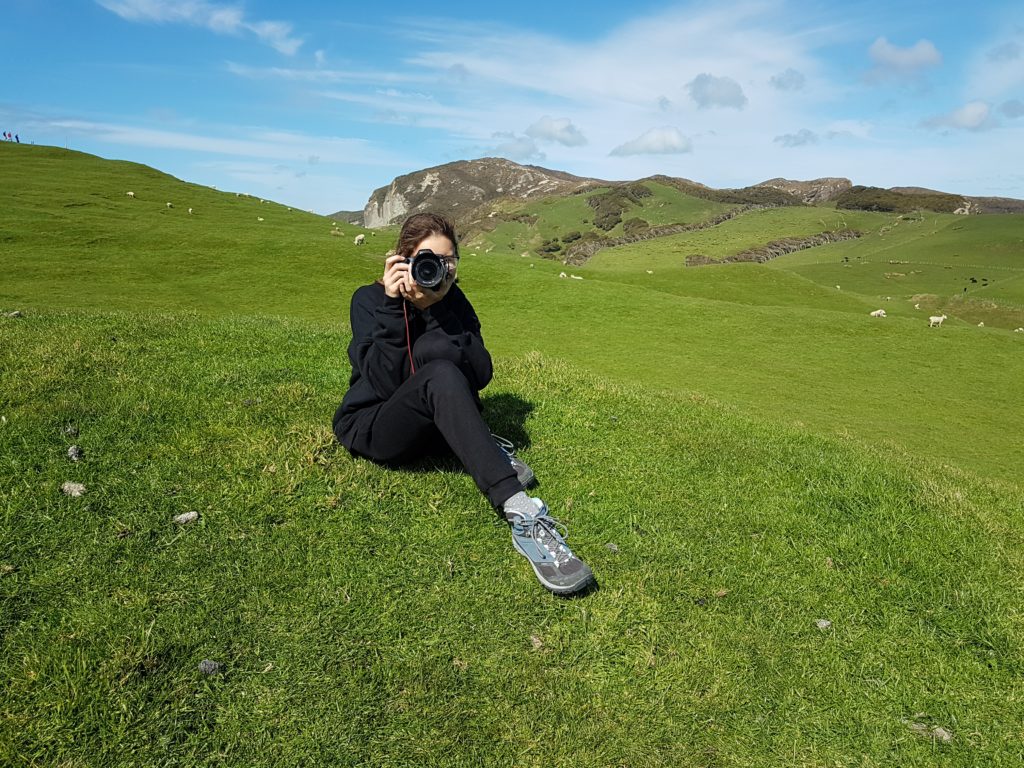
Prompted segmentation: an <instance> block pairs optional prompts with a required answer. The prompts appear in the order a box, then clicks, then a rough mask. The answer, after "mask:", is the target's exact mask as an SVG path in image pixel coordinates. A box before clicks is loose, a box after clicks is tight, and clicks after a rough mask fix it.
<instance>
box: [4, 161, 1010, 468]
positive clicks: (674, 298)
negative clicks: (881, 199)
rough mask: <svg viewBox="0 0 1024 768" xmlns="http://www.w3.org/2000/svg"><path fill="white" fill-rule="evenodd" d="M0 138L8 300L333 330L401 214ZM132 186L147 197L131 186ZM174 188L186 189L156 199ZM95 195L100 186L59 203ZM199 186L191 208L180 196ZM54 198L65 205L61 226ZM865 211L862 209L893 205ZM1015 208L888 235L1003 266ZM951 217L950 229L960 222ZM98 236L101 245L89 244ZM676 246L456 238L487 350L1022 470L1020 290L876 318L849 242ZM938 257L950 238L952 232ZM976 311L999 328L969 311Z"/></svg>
mask: <svg viewBox="0 0 1024 768" xmlns="http://www.w3.org/2000/svg"><path fill="white" fill-rule="evenodd" d="M19 149H20V150H22V151H20V152H19ZM0 150H2V151H0V158H4V163H5V166H4V167H5V171H9V172H8V176H9V177H10V178H11V179H12V183H11V187H10V193H9V195H8V198H9V201H10V205H5V206H4V207H3V208H0V232H4V233H11V234H9V235H8V234H5V235H4V236H5V237H13V238H14V239H12V240H9V247H8V248H6V249H5V250H4V251H3V252H2V253H0V268H2V270H3V273H4V276H5V279H4V282H3V284H2V286H0V310H7V311H10V310H13V309H26V310H29V311H34V310H42V309H47V308H58V309H61V308H68V307H75V308H82V309H100V310H105V309H122V310H131V311H142V310H145V311H163V312H174V311H180V310H183V309H184V310H187V311H196V312H200V313H202V314H203V315H207V316H223V315H233V314H237V315H252V316H276V317H292V318H304V319H310V320H315V321H317V322H320V323H323V324H324V327H325V328H332V329H333V328H337V327H339V326H340V327H344V325H345V321H346V320H347V305H348V298H349V296H350V295H351V292H352V290H354V288H355V287H356V286H357V285H359V284H361V283H365V282H369V281H370V280H372V279H373V278H374V277H375V276H376V275H377V274H378V272H379V270H380V263H381V259H382V256H383V253H384V251H385V250H387V248H389V247H390V246H391V245H392V243H393V235H390V236H389V233H387V232H379V233H378V234H376V235H370V236H368V237H367V240H368V241H369V242H368V244H367V245H365V246H362V247H357V246H354V245H353V244H352V238H351V237H350V236H349V235H351V233H352V232H353V231H355V230H352V229H351V228H350V227H343V229H346V235H345V236H343V237H336V236H332V235H331V234H330V232H331V229H332V224H331V222H328V221H326V220H324V219H322V218H320V217H316V216H312V215H309V214H306V213H301V212H298V211H287V210H286V209H284V208H283V207H280V206H276V204H272V203H263V204H261V203H259V201H258V200H255V199H251V198H237V197H235V195H234V194H233V193H227V192H217V191H214V190H210V189H208V188H204V187H195V186H192V185H188V184H186V183H184V182H181V181H178V180H176V179H173V178H171V177H168V176H165V175H163V174H158V173H157V172H155V171H153V170H152V169H147V168H145V167H143V166H136V165H132V164H127V163H110V162H109V161H103V160H100V159H98V158H94V157H91V156H88V155H81V154H79V153H68V152H66V151H64V150H59V149H53V148H43V147H20V148H19V147H11V146H10V145H2V144H0ZM24 150H28V151H27V152H26V151H24ZM127 189H132V190H133V191H135V192H136V194H137V195H138V199H136V200H134V201H132V200H128V199H127V198H126V197H125V196H124V192H125V191H126V190H127ZM654 197H656V196H654ZM169 199H171V200H174V201H178V200H179V199H181V202H180V203H177V202H176V206H175V208H174V209H171V210H167V209H166V208H165V207H163V206H164V203H165V202H166V201H167V200H169ZM577 199H578V198H569V200H570V202H572V201H574V200H577ZM651 199H652V198H646V200H648V201H649V200H651ZM688 199H691V200H692V199H694V198H688ZM90 200H91V201H93V202H94V203H95V205H94V206H93V207H89V206H86V205H75V206H73V207H71V208H65V207H64V205H65V203H67V202H81V201H90ZM197 201H198V202H197ZM701 202H703V201H701ZM551 205H554V204H553V203H552V204H551ZM190 206H192V207H194V208H195V211H196V213H195V214H193V215H192V216H189V215H188V214H187V212H186V210H185V209H186V208H187V207H190ZM208 209H209V210H212V211H213V212H208ZM54 212H55V213H54ZM51 213H54V215H55V216H56V217H58V219H59V221H62V222H64V223H63V224H61V225H60V226H57V225H55V224H54V223H53V222H52V221H50V219H49V218H48V216H49V214H51ZM849 215H850V214H841V213H838V212H835V211H833V212H831V213H829V212H828V211H827V210H824V209H814V208H788V209H775V210H766V211H757V212H752V213H750V214H745V215H743V216H741V217H738V218H737V219H733V220H730V221H728V222H726V223H724V224H723V225H721V226H720V227H716V228H715V229H716V230H721V232H719V233H718V234H716V235H715V237H718V238H720V239H721V240H722V241H723V242H730V243H732V244H733V246H732V247H736V248H740V247H746V246H745V245H743V244H744V243H749V242H751V238H754V239H756V237H760V238H761V239H762V242H763V241H765V240H772V239H778V238H779V237H781V236H784V235H794V234H798V233H799V232H801V231H804V232H810V231H820V228H821V226H822V222H824V223H825V224H826V225H827V224H828V223H829V222H830V221H832V223H834V224H836V226H844V225H845V226H853V225H854V220H853V219H851V218H845V219H844V218H842V217H844V216H849ZM856 215H861V216H864V217H866V218H865V219H864V222H867V223H869V224H870V223H871V222H876V223H877V222H881V221H885V222H891V221H892V217H887V216H885V215H881V214H869V213H861V214H856ZM257 216H263V217H264V218H265V221H264V222H258V221H256V218H257ZM829 216H832V217H833V219H834V220H833V219H829V218H827V217H829ZM61 217H63V218H61ZM1020 220H1021V219H1020V217H1013V216H1007V217H994V216H993V217H975V218H965V217H952V216H949V217H945V218H942V217H939V218H934V217H933V218H931V219H927V218H926V219H925V220H924V221H923V222H918V223H908V222H905V221H903V222H901V223H900V224H899V225H897V226H895V227H892V228H891V229H890V230H889V231H888V232H887V233H886V234H885V235H884V236H882V238H891V237H892V236H893V235H894V234H896V235H899V236H900V237H904V238H906V239H908V240H909V241H910V242H915V238H917V237H919V236H920V235H918V234H917V233H924V234H927V233H933V232H934V233H935V234H934V235H933V236H935V237H938V236H939V235H941V234H942V233H943V232H944V231H945V229H946V228H948V227H943V226H942V223H943V222H947V224H948V226H958V227H963V226H967V225H968V224H970V226H973V227H977V228H979V229H978V231H979V243H980V245H979V246H978V248H977V249H976V250H975V252H976V253H978V254H980V255H981V257H983V258H989V253H990V251H994V253H995V256H993V257H992V258H994V259H996V260H997V262H998V263H997V264H996V265H995V266H1000V267H1010V266H1012V265H1013V264H1014V263H1015V262H1014V261H1013V248H1012V242H1013V241H1012V238H1013V237H1015V236H1018V235H1019V233H1018V232H1017V230H1015V229H1014V228H1013V227H1012V226H1011V225H1012V224H1013V223H1014V222H1018V223H1019V222H1020ZM857 221H858V222H859V221H860V220H857ZM32 222H35V223H32ZM1004 222H1010V224H1004ZM863 224H864V223H863V222H860V226H861V227H862V228H864V229H865V230H867V229H869V227H866V226H863ZM266 225H269V226H266ZM887 226H891V223H890V224H889V225H887ZM773 227H776V228H775V229H773ZM801 227H802V228H803V229H802V230H801V229H800V228H801ZM986 227H987V229H986ZM962 231H963V230H950V232H951V233H956V234H957V237H959V236H960V235H959V233H960V232H962ZM61 233H63V234H61ZM758 233H759V234H758ZM904 233H906V234H904ZM691 234H693V235H701V236H703V235H704V233H691ZM755 236H756V237H755ZM97 238H102V240H103V242H104V243H105V245H103V246H99V245H97V246H94V247H90V246H89V245H88V243H89V242H90V241H91V240H94V239H97ZM876 238H877V236H868V237H865V238H862V239H861V240H858V241H855V242H854V243H844V244H839V245H837V246H827V247H824V248H816V249H811V250H809V251H805V252H801V253H799V254H793V255H792V256H788V257H783V259H780V260H777V262H784V264H783V266H785V265H786V264H788V260H789V259H792V258H793V257H800V258H803V259H810V258H816V259H819V260H821V259H823V258H825V257H823V256H821V255H819V254H822V253H824V254H828V253H832V250H833V249H835V248H839V247H846V248H852V247H854V246H858V247H866V248H868V249H870V248H873V247H875V245H876V244H877V243H878V239H876ZM664 240H665V241H673V238H664ZM885 242H886V243H889V242H892V241H891V240H886V241H885ZM1007 242H1010V245H1009V246H1006V243H1007ZM667 247H676V246H671V243H670V244H669V246H666V244H665V243H663V242H662V241H661V240H657V241H650V242H649V243H644V244H643V247H640V246H632V247H631V248H632V249H633V250H632V251H630V250H629V248H615V249H610V250H608V251H606V252H601V253H600V254H598V257H597V258H596V259H595V260H594V261H593V262H591V263H590V264H588V265H586V266H584V267H580V268H572V269H571V270H570V271H572V272H574V273H578V274H579V275H582V276H584V277H585V279H584V280H583V281H577V280H569V279H566V280H561V279H559V278H558V277H557V275H558V273H559V271H561V270H563V269H566V268H565V267H563V266H562V265H561V264H560V263H558V262H552V261H550V260H547V259H540V258H536V257H531V258H528V259H523V258H521V257H520V256H519V255H518V251H516V252H515V254H513V255H502V254H499V253H497V252H495V253H490V254H486V253H483V252H477V254H478V255H477V256H473V255H472V253H473V250H472V249H471V248H469V247H467V248H466V249H465V250H466V253H467V257H466V258H465V259H464V260H463V263H462V266H461V267H460V275H461V276H462V279H463V284H464V287H465V288H466V290H467V291H468V292H469V294H470V296H471V297H472V299H473V301H474V304H475V306H476V308H477V310H478V311H479V313H480V315H481V317H482V318H483V320H484V328H485V337H486V338H487V341H488V344H489V346H490V347H491V348H492V349H493V351H494V352H495V353H496V354H498V355H506V356H518V355H520V354H522V353H524V352H527V351H531V350H536V351H538V352H541V353H542V354H545V355H547V356H549V357H557V358H560V359H565V360H567V361H570V362H572V363H574V364H575V365H577V366H579V367H581V368H585V369H587V370H590V371H593V372H596V373H598V374H599V375H602V376H609V377H612V378H615V379H617V380H619V381H626V382H635V383H639V384H645V385H647V386H650V387H653V388H656V389H661V390H667V391H674V392H677V393H681V394H683V395H688V394H690V393H700V394H702V395H704V396H710V397H713V398H715V399H716V400H718V401H720V402H722V403H723V404H726V405H731V406H734V407H737V408H739V409H740V410H741V411H744V412H748V413H755V414H759V415H765V414H767V415H770V416H771V417H772V418H774V419H776V420H778V421H779V422H780V423H784V424H794V423H798V424H801V425H807V426H809V427H812V428H813V429H815V430H817V431H820V432H821V433H823V434H839V435H853V436H855V437H857V438H858V439H860V440H862V441H863V442H865V443H866V444H877V443H880V442H882V443H886V444H892V445H898V446H900V447H901V448H902V449H904V450H907V451H910V452H912V453H914V454H917V455H920V456H926V457H931V456H935V457H942V458H943V459H944V460H946V461H949V462H950V463H952V464H954V465H957V466H959V467H962V468H967V469H970V470H972V471H975V472H978V473H980V474H981V475H983V476H986V477H991V478H997V479H1001V480H1004V481H1007V482H1012V483H1019V480H1020V473H1019V471H1018V469H1017V468H1018V467H1019V466H1020V462H1021V460H1024V454H1022V452H1021V447H1020V443H1019V440H1018V438H1017V436H1018V435H1019V434H1021V432H1024V389H1022V387H1024V385H1022V384H1021V382H1022V381H1024V358H1022V357H1021V355H1020V354H1019V352H1020V348H1021V344H1022V343H1024V338H1022V335H1021V334H1017V335H1013V334H1012V333H1009V332H1008V331H1007V330H1005V329H1010V328H1015V327H1018V325H1024V319H1022V320H1021V322H1019V323H1018V324H1016V325H1014V324H1013V320H1014V318H1015V316H1014V315H1013V314H1012V313H1013V312H1014V310H1013V308H1012V307H1009V308H1007V307H998V308H996V309H991V308H987V307H986V306H983V305H977V304H963V303H961V304H960V305H959V306H956V307H955V309H956V311H952V310H951V311H950V312H949V314H951V315H952V316H953V317H952V319H951V320H950V321H948V322H947V325H946V327H944V328H943V329H941V331H929V329H928V328H927V327H926V326H927V323H926V321H925V320H924V316H926V314H927V312H928V311H931V310H933V309H934V310H938V309H939V308H940V306H947V305H949V301H948V300H946V298H944V297H943V298H940V294H930V295H932V296H933V299H929V300H926V301H925V303H924V304H923V305H922V306H923V309H922V311H919V312H918V311H915V310H913V309H912V303H910V302H909V301H904V302H902V303H901V302H900V301H897V300H895V299H894V300H893V301H891V302H886V303H885V306H886V308H887V309H888V310H890V311H891V312H892V314H893V315H894V316H893V317H892V318H890V319H889V321H888V322H883V323H881V324H879V323H878V322H876V321H872V320H871V319H869V318H868V317H867V313H868V312H869V311H870V310H872V309H875V308H877V307H878V306H879V305H880V304H879V301H880V300H879V298H878V297H877V296H871V295H868V294H864V293H860V292H858V290H857V289H858V288H859V286H855V285H853V284H849V283H848V281H847V280H846V276H847V275H850V273H851V272H853V271H855V268H844V267H842V266H841V264H842V254H841V253H838V252H837V253H835V254H834V255H832V256H829V257H827V258H829V259H831V260H832V261H831V266H830V268H831V269H834V270H838V271H841V272H842V274H843V280H842V282H840V281H839V280H836V281H835V282H836V283H839V284H841V286H842V290H840V291H837V290H835V285H834V284H831V282H818V283H815V282H814V281H813V280H811V279H809V278H808V277H807V276H804V275H802V274H801V273H799V272H793V271H792V270H789V269H788V268H787V269H786V270H783V269H782V268H781V267H779V266H776V262H772V263H771V264H769V265H767V266H759V265H742V264H741V265H720V266H712V267H703V268H683V267H681V266H679V264H678V260H676V262H674V263H673V262H672V260H671V259H672V257H671V254H670V252H669V251H666V250H665V249H666V248H667ZM920 247H921V248H922V249H924V248H925V246H920ZM623 252H629V253H633V254H634V255H633V257H630V258H632V261H630V260H629V259H625V260H620V259H619V258H618V256H619V255H621V254H622V253H623ZM955 252H959V250H958V251H955ZM865 253H867V251H865ZM606 256H607V257H608V258H605V257H606ZM613 256H614V257H615V258H612V257H613ZM875 258H876V259H877V258H878V257H877V256H876V257H875ZM932 258H933V259H941V258H943V256H942V250H941V249H940V248H937V249H936V250H935V251H934V253H933V254H932ZM644 259H646V261H645V260H644ZM531 265H532V268H531ZM893 268H894V267H891V266H889V265H887V264H886V265H881V264H876V266H875V267H868V268H866V269H879V270H881V269H893ZM901 268H902V267H901ZM647 269H651V271H652V272H653V274H650V275H649V274H647ZM794 269H796V266H794ZM858 269H859V267H858ZM994 271H995V270H993V272H994ZM828 277H829V278H831V277H832V275H831V274H829V275H828ZM865 290H866V289H865ZM894 297H895V294H894ZM958 312H962V314H963V315H964V316H965V318H966V321H969V322H970V327H967V323H966V322H965V321H960V320H958V319H957V313H958ZM978 313H980V314H978ZM979 321H985V322H986V325H988V326H993V325H996V326H999V328H991V327H989V328H985V329H978V328H976V327H975V326H976V323H977V322H979ZM1000 328H1001V329H1002V330H1001V329H1000Z"/></svg>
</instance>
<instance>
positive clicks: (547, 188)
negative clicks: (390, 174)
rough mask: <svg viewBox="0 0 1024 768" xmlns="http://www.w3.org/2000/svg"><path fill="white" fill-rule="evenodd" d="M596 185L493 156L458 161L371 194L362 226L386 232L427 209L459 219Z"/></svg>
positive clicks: (409, 177) (423, 171)
mask: <svg viewBox="0 0 1024 768" xmlns="http://www.w3.org/2000/svg"><path fill="white" fill-rule="evenodd" d="M595 181H596V180H595V179H584V178H580V177H579V176H573V175H572V174H569V173H563V172H561V171H551V170H548V169H546V168H539V167H537V166H534V165H519V164H518V163H513V162H512V161H510V160H504V159H502V158H496V157H486V158H482V159H480V160H460V161H458V162H454V163H447V164H445V165H438V166H435V167H433V168H427V169H425V170H422V171H416V172H415V173H409V174H406V175H405V176H399V177H398V178H396V179H395V180H394V181H392V182H391V184H389V185H388V186H386V187H381V188H380V189H377V190H375V191H374V192H373V194H372V195H370V200H369V201H368V202H367V203H366V207H365V208H364V209H363V226H365V227H370V228H374V227H386V226H388V225H390V224H395V223H398V222H400V221H401V220H402V219H403V218H405V217H406V216H408V215H410V214H412V213H418V212H421V211H426V210H438V211H444V212H446V213H448V214H449V215H451V216H453V217H455V218H456V219H458V218H460V217H461V216H463V215H465V214H468V213H469V212H470V211H472V210H473V209H475V208H477V207H479V206H480V205H482V204H484V203H487V202H490V201H492V200H497V199H499V198H503V197H511V198H514V199H518V200H527V199H531V198H535V197H543V196H547V195H565V194H571V193H572V192H574V191H576V190H577V189H579V188H581V187H584V186H586V185H589V184H593V183H594V182H595Z"/></svg>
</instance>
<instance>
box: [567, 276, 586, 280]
mask: <svg viewBox="0 0 1024 768" xmlns="http://www.w3.org/2000/svg"><path fill="white" fill-rule="evenodd" d="M569 277H571V278H572V279H573V280H582V279H583V278H582V277H580V276H579V275H569Z"/></svg>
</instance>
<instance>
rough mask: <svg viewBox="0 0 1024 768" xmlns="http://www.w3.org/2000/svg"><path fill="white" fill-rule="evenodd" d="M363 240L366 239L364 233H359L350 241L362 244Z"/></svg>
mask: <svg viewBox="0 0 1024 768" xmlns="http://www.w3.org/2000/svg"><path fill="white" fill-rule="evenodd" d="M365 240H366V235H362V234H360V235H356V239H355V240H353V241H352V242H353V243H354V244H355V245H362V244H363V242H364V241H365Z"/></svg>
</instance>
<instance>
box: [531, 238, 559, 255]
mask: <svg viewBox="0 0 1024 768" xmlns="http://www.w3.org/2000/svg"><path fill="white" fill-rule="evenodd" d="M560 250H562V244H561V243H559V242H558V238H557V237H555V238H552V239H551V240H545V241H544V242H543V243H541V244H540V247H539V248H538V249H537V251H538V252H539V253H558V252H559V251H560Z"/></svg>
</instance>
